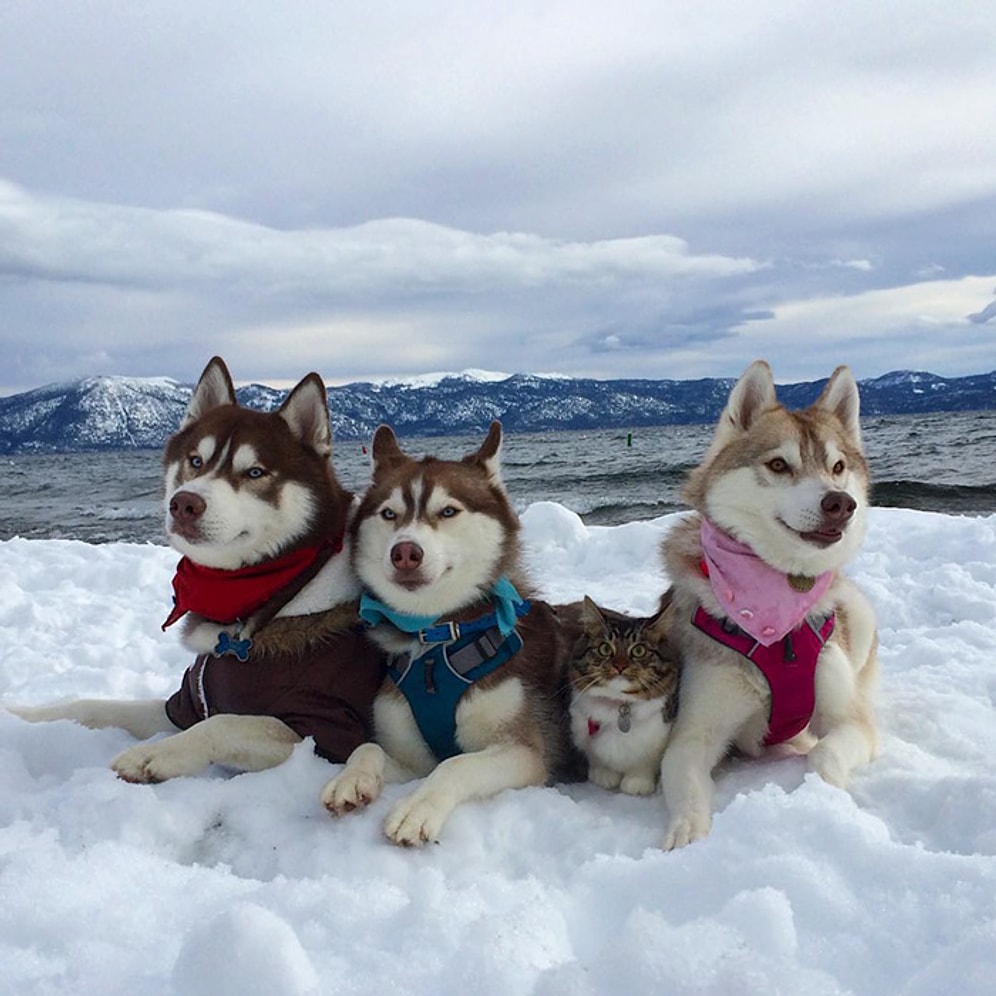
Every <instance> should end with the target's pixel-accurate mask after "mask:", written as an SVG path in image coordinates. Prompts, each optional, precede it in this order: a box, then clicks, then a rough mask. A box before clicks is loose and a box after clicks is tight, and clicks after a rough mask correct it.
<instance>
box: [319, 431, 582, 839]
mask: <svg viewBox="0 0 996 996" xmlns="http://www.w3.org/2000/svg"><path fill="white" fill-rule="evenodd" d="M501 439H502V433H501V426H500V425H499V423H497V422H495V423H493V424H492V426H491V429H490V431H489V432H488V435H487V438H486V439H485V440H484V442H483V444H482V445H481V447H480V448H479V449H478V450H477V451H476V452H474V453H470V454H468V455H467V456H465V457H464V458H463V459H462V460H455V461H450V460H438V459H436V458H434V457H425V458H424V459H422V460H415V459H412V458H411V457H409V456H407V455H405V454H404V453H403V452H402V451H401V449H400V447H399V446H398V442H397V440H396V438H395V436H394V434H393V432H391V430H390V429H389V428H387V427H386V426H381V428H380V429H378V431H377V433H376V435H375V436H374V440H373V451H372V452H373V482H372V484H371V486H370V489H369V490H368V492H367V494H366V496H365V497H364V499H363V501H362V503H361V505H360V509H359V511H358V512H357V515H356V518H355V520H354V522H353V529H352V534H353V564H354V566H355V569H356V573H357V575H358V576H359V578H360V580H361V581H362V582H363V584H364V586H365V588H366V593H365V594H364V596H363V599H362V600H361V602H360V615H361V616H362V617H363V618H364V619H365V620H366V621H367V622H368V623H369V624H370V625H371V627H372V628H371V630H370V634H371V637H372V638H373V639H374V640H375V641H376V642H377V643H378V644H379V645H380V646H381V647H383V648H384V650H385V651H386V652H387V653H388V654H389V655H390V664H389V669H388V677H387V679H386V680H385V682H384V685H383V687H382V688H381V691H380V693H379V694H378V696H377V698H376V701H375V703H374V728H375V736H376V742H374V743H368V744H364V745H363V746H361V747H359V748H358V749H357V750H356V751H355V752H354V753H353V755H352V756H351V757H350V758H349V760H348V761H347V763H346V766H345V768H344V769H343V770H342V772H341V773H340V774H339V775H337V776H336V777H335V778H333V779H332V780H331V781H330V782H329V783H328V785H326V786H325V789H324V790H323V792H322V796H321V799H322V803H323V805H324V806H325V807H326V809H328V811H329V812H330V813H332V814H333V815H335V816H340V815H343V814H345V813H348V812H350V811H352V810H354V809H358V808H361V807H365V806H367V805H369V804H370V803H371V802H373V801H374V800H375V799H376V798H377V797H378V795H379V794H380V792H381V788H382V786H383V784H384V782H385V781H389V782H400V781H409V780H412V779H415V778H424V781H422V783H421V784H420V785H419V786H418V787H417V788H416V789H415V791H414V792H412V793H411V794H410V795H408V796H406V797H404V798H403V799H402V800H401V801H400V802H398V803H397V804H396V805H395V806H394V807H393V809H392V810H391V811H390V813H389V814H388V816H387V819H386V821H385V824H384V832H385V834H386V835H387V837H388V839H389V840H391V841H393V842H394V843H396V844H401V845H404V846H416V847H418V846H421V845H423V844H425V843H426V842H429V841H436V840H438V838H439V834H440V831H441V830H442V828H443V825H444V823H445V822H446V819H447V818H448V816H449V815H450V813H451V812H452V811H453V809H454V808H455V807H456V806H457V805H459V804H460V803H462V802H464V801H466V800H469V799H480V798H485V797H487V796H491V795H494V794H496V793H497V792H500V791H501V790H502V789H508V788H520V787H523V786H527V785H542V784H544V783H545V782H547V780H548V779H549V778H551V776H553V775H554V774H555V773H556V772H558V770H559V769H560V768H561V766H562V764H563V762H564V760H565V758H566V757H567V755H568V754H569V751H570V747H569V743H570V733H569V729H568V724H567V702H566V686H565V678H564V668H565V664H566V654H567V646H568V645H567V642H566V639H565V637H564V635H563V633H562V630H561V628H560V625H559V621H558V618H557V617H556V615H555V613H554V612H553V610H552V609H551V607H550V606H548V605H546V604H544V603H542V602H537V601H535V600H533V601H530V596H531V592H530V590H529V585H528V583H527V580H526V578H525V577H524V575H523V573H522V570H521V567H520V564H519V541H518V534H519V522H518V519H517V517H516V515H515V512H514V511H513V509H512V507H511V504H510V502H509V500H508V497H507V495H506V493H505V489H504V486H503V485H502V482H501V477H500V473H499V451H500V448H501Z"/></svg>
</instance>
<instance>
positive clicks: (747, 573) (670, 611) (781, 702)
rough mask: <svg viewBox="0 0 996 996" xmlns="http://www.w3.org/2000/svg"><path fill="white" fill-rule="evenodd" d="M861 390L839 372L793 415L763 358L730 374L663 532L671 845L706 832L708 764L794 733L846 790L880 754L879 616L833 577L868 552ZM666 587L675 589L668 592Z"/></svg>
mask: <svg viewBox="0 0 996 996" xmlns="http://www.w3.org/2000/svg"><path fill="white" fill-rule="evenodd" d="M858 406H859V404H858V389H857V385H856V384H855V381H854V378H853V376H852V375H851V373H850V371H849V370H848V369H847V368H846V367H838V368H837V369H836V370H835V371H834V373H833V375H832V376H831V378H830V380H829V382H828V383H827V385H826V387H825V389H824V390H823V393H822V394H821V395H820V397H819V398H818V399H817V401H816V402H815V403H814V404H813V405H812V406H811V407H810V408H807V409H806V410H804V411H797V412H789V411H787V410H786V409H785V408H783V407H782V406H781V405H780V404H779V403H778V402H777V400H776V398H775V386H774V381H773V379H772V374H771V369H770V367H769V366H768V364H767V363H765V362H763V361H757V362H755V363H753V364H752V365H751V366H750V367H749V368H748V369H747V371H746V372H745V373H744V375H743V376H742V377H741V378H740V380H739V381H738V382H737V384H736V386H735V387H734V388H733V391H732V393H731V394H730V398H729V401H728V402H727V405H726V408H725V410H724V411H723V414H722V416H721V417H720V420H719V424H718V426H717V428H716V433H715V436H714V438H713V441H712V443H711V445H710V447H709V449H708V451H707V453H706V455H705V459H704V460H703V462H702V464H701V465H700V466H699V467H698V468H696V469H695V470H694V471H693V472H692V474H691V475H690V477H689V481H688V484H687V487H686V490H685V497H686V499H687V500H688V502H689V504H690V505H692V507H693V508H694V509H696V514H694V515H692V516H690V517H688V518H687V519H685V520H684V521H683V522H681V523H680V524H679V525H678V526H677V527H676V528H675V529H674V530H673V531H672V532H671V533H670V534H669V535H668V536H667V537H665V539H664V542H663V556H664V563H665V567H666V570H667V573H668V576H669V577H670V579H671V583H672V589H671V591H670V592H669V593H668V595H669V596H670V597H671V598H672V600H671V604H670V605H669V606H668V607H667V609H666V615H665V626H666V628H667V632H668V636H669V637H670V639H671V641H672V642H673V643H674V645H675V646H676V648H677V649H678V651H679V653H680V655H681V657H682V664H683V671H682V679H681V708H680V710H679V711H678V717H677V720H676V721H675V725H674V728H673V729H672V732H671V737H670V740H669V741H668V746H667V749H666V751H665V753H664V758H663V760H662V762H661V788H662V790H663V793H664V800H665V803H666V805H667V809H668V814H669V819H670V823H669V825H668V829H667V834H666V837H665V840H664V847H665V848H667V849H671V848H676V847H681V846H683V845H685V844H688V843H690V842H691V841H694V840H698V839H699V838H701V837H704V836H705V835H706V834H708V832H709V829H710V826H711V823H712V769H713V768H714V766H715V765H716V764H717V763H718V762H719V760H720V759H721V758H722V757H723V756H724V755H725V754H726V752H727V751H728V750H729V749H730V748H731V747H736V748H738V749H739V750H741V751H743V752H745V753H747V754H749V755H757V754H758V753H759V752H760V750H761V748H762V747H763V746H765V745H767V744H773V743H781V742H786V743H788V744H789V745H790V749H791V748H794V749H796V750H797V751H799V752H802V753H806V752H808V754H809V763H810V766H811V767H812V768H813V770H815V771H816V772H818V773H819V774H820V775H821V776H822V777H823V778H824V779H826V781H828V782H830V783H831V784H834V785H838V786H842V787H843V786H844V785H845V784H846V783H847V781H848V778H849V776H850V774H851V771H852V770H853V769H854V768H855V767H857V766H858V765H860V764H864V763H866V762H868V761H869V760H870V759H871V758H872V756H873V755H874V752H875V748H876V735H875V726H874V720H873V715H872V698H873V695H874V689H875V682H876V672H877V664H876V657H875V651H876V645H877V637H876V631H875V619H874V615H873V612H872V609H871V607H870V606H869V604H868V603H867V601H866V600H865V598H864V597H863V596H862V594H861V593H860V592H859V591H858V589H857V588H856V587H855V586H854V585H853V584H852V583H851V582H850V581H848V580H847V579H846V578H845V577H843V576H842V575H841V574H840V573H839V571H840V568H841V567H842V566H843V565H844V564H846V563H847V562H848V561H849V560H851V559H852V558H853V557H854V556H855V555H856V554H857V553H858V550H859V548H860V546H861V542H862V539H863V536H864V532H865V515H866V510H867V505H868V497H867V492H868V470H867V466H866V464H865V459H864V456H863V454H862V448H861V434H860V430H859V427H858ZM666 597H667V596H666Z"/></svg>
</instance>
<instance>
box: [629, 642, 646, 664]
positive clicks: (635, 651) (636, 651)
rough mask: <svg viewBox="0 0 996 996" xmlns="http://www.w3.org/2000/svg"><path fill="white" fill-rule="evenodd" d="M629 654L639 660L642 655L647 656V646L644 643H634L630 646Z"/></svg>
mask: <svg viewBox="0 0 996 996" xmlns="http://www.w3.org/2000/svg"><path fill="white" fill-rule="evenodd" d="M629 656H630V657H632V658H633V660H637V661H638V660H639V659H640V658H641V657H646V656H647V648H646V647H645V646H644V645H643V644H642V643H634V644H633V646H632V647H630V648H629Z"/></svg>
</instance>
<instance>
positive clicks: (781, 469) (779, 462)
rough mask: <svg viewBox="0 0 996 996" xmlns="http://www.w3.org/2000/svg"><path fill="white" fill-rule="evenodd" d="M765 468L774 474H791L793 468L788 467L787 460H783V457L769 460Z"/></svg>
mask: <svg viewBox="0 0 996 996" xmlns="http://www.w3.org/2000/svg"><path fill="white" fill-rule="evenodd" d="M765 466H766V467H767V468H768V470H770V471H771V473H772V474H791V473H792V468H791V467H790V466H789V465H788V461H787V460H783V459H782V458H781V457H775V458H774V459H773V460H769V461H768V462H767V464H765Z"/></svg>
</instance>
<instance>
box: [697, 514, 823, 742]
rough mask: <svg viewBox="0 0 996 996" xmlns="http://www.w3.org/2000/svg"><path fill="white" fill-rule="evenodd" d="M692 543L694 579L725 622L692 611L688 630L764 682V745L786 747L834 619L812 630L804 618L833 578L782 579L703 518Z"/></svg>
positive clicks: (811, 700) (808, 699)
mask: <svg viewBox="0 0 996 996" xmlns="http://www.w3.org/2000/svg"><path fill="white" fill-rule="evenodd" d="M699 537H700V539H701V542H702V563H701V568H702V573H703V574H704V575H705V576H706V577H707V578H708V579H709V584H710V586H711V588H712V591H713V594H714V595H715V596H716V600H717V601H718V602H719V604H720V605H721V606H722V607H723V609H724V610H725V612H726V613H727V616H726V617H725V618H723V619H717V618H715V617H714V616H711V615H709V613H708V612H706V611H705V609H703V608H701V607H699V609H698V611H697V612H696V613H695V616H694V617H693V618H692V624H693V625H694V626H695V627H696V628H697V629H699V630H701V631H702V632H703V633H705V634H706V635H707V636H710V637H712V639H714V640H716V641H717V642H718V643H722V644H723V646H725V647H729V648H730V649H731V650H735V651H736V652H737V653H738V654H740V655H741V656H743V657H746V658H747V660H749V661H750V662H751V663H752V664H754V665H755V666H756V667H757V669H758V670H759V671H760V672H761V674H763V675H764V677H765V680H766V681H767V682H768V687H769V688H770V689H771V714H770V716H769V718H768V732H767V735H766V736H765V738H764V742H765V744H778V743H782V742H783V741H785V740H790V739H791V738H792V737H794V736H795V735H796V734H797V733H800V732H801V731H802V730H804V729H805V728H806V724H807V723H808V722H809V720H810V719H811V718H812V715H813V709H814V708H815V705H816V662H817V660H818V659H819V656H820V651H821V650H822V649H823V647H824V645H825V644H826V642H827V640H828V639H830V634H831V633H832V632H833V627H834V622H835V617H834V614H833V613H832V612H831V613H830V615H829V616H826V617H825V618H823V619H822V620H820V619H818V620H817V621H815V622H813V621H811V620H810V619H809V612H810V611H811V610H812V609H813V607H814V606H815V605H816V603H817V602H818V601H819V600H820V599H821V598H822V597H823V596H824V595H825V594H826V592H827V591H828V590H829V588H830V585H831V583H832V581H833V575H832V573H831V572H830V571H827V572H825V573H823V574H819V575H817V576H816V577H805V576H800V575H786V574H785V573H784V572H782V571H779V570H777V569H776V568H774V567H772V566H771V565H770V564H767V563H765V562H764V561H763V560H761V558H760V557H758V555H757V554H756V553H754V551H753V550H752V549H751V548H750V547H749V546H747V544H745V543H741V542H740V541H739V540H737V539H736V538H734V537H733V536H730V535H729V533H725V532H723V530H721V529H719V528H718V527H717V526H715V525H713V523H711V522H710V521H709V520H708V519H705V518H703V519H702V525H701V529H700V532H699ZM733 620H736V621H735V622H734V621H733Z"/></svg>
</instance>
